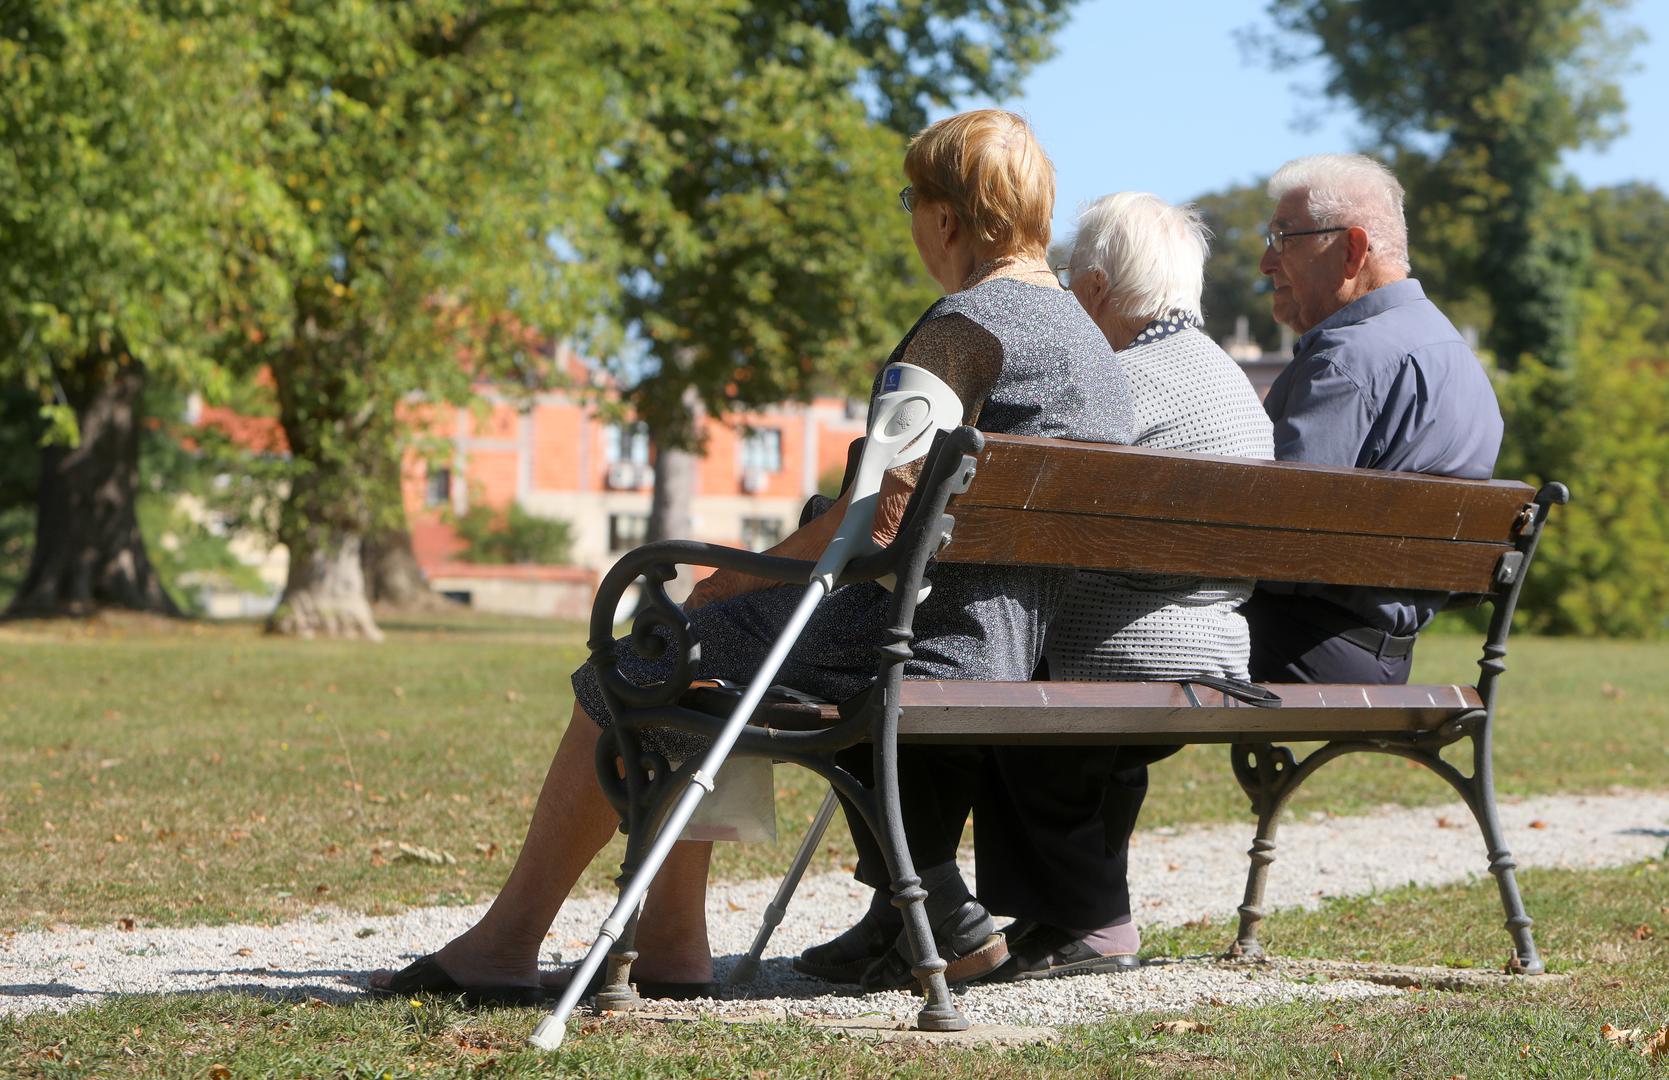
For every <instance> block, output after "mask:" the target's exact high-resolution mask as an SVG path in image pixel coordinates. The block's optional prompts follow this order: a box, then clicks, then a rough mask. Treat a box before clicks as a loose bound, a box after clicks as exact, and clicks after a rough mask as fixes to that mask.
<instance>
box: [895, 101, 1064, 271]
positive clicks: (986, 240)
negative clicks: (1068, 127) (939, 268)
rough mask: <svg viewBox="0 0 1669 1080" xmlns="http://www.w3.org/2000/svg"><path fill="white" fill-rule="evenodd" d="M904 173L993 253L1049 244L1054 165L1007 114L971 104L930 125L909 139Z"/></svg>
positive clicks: (1037, 250)
mask: <svg viewBox="0 0 1669 1080" xmlns="http://www.w3.org/2000/svg"><path fill="white" fill-rule="evenodd" d="M904 174H905V175H906V176H907V177H909V179H910V186H911V187H913V188H915V194H916V198H918V199H923V200H928V199H932V200H938V201H940V202H945V203H949V204H950V206H951V208H952V209H953V210H954V211H955V212H956V216H957V217H958V218H960V219H961V221H962V224H963V225H964V226H966V227H967V228H968V229H970V230H971V231H972V232H973V234H974V236H975V237H976V238H977V239H978V240H979V242H980V244H981V245H983V246H984V247H986V248H989V249H991V251H992V253H993V254H995V255H1038V256H1042V255H1043V254H1045V253H1046V252H1047V251H1048V250H1049V219H1050V218H1051V217H1053V216H1054V213H1055V167H1054V165H1052V164H1051V163H1050V162H1049V155H1047V154H1045V153H1044V152H1043V147H1042V146H1040V145H1039V144H1038V141H1037V136H1035V135H1034V134H1032V129H1031V126H1030V125H1029V124H1027V123H1026V121H1025V120H1024V119H1022V118H1021V117H1019V116H1017V115H1015V114H1014V113H1011V112H1005V111H1004V110H1002V109H975V110H973V111H972V112H965V113H959V114H957V115H956V116H949V117H946V118H945V119H943V120H940V121H938V122H937V123H934V124H929V125H928V126H927V127H925V128H923V129H922V130H921V131H919V132H917V133H916V135H915V137H914V138H912V139H911V140H910V149H909V152H908V153H906V154H905V155H904Z"/></svg>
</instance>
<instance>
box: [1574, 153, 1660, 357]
mask: <svg viewBox="0 0 1669 1080" xmlns="http://www.w3.org/2000/svg"><path fill="white" fill-rule="evenodd" d="M1582 219H1583V221H1585V222H1586V224H1587V227H1588V231H1589V234H1590V236H1591V238H1592V243H1593V257H1592V259H1591V261H1590V267H1589V270H1590V275H1589V284H1590V287H1595V288H1599V287H1603V288H1605V289H1607V290H1609V291H1610V294H1611V295H1612V296H1614V297H1615V298H1616V301H1615V302H1622V301H1625V300H1626V302H1628V303H1631V304H1646V305H1650V306H1651V307H1653V308H1655V309H1656V317H1655V318H1654V319H1652V320H1651V322H1650V324H1649V325H1648V326H1646V327H1645V330H1644V334H1645V338H1646V340H1647V341H1648V342H1650V343H1651V344H1652V345H1653V346H1654V347H1656V349H1657V350H1658V354H1659V355H1663V354H1664V353H1665V352H1669V243H1666V242H1665V237H1669V198H1666V197H1665V196H1664V194H1663V192H1661V191H1659V190H1658V189H1657V188H1656V187H1655V186H1654V185H1652V184H1646V183H1635V184H1619V185H1617V186H1616V187H1605V188H1599V189H1598V190H1596V191H1591V192H1589V193H1588V197H1587V206H1586V208H1585V211H1584V212H1583V214H1582ZM1602 279H1603V281H1604V284H1603V286H1602V285H1601V281H1602Z"/></svg>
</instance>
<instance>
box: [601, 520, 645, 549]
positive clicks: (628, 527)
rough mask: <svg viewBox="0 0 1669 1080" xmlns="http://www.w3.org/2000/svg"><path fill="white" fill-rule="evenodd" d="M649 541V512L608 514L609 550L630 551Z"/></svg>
mask: <svg viewBox="0 0 1669 1080" xmlns="http://www.w3.org/2000/svg"><path fill="white" fill-rule="evenodd" d="M648 541H649V515H648V514H610V515H609V516H608V549H609V551H611V552H613V551H630V550H632V549H633V548H635V547H642V546H643V545H644V544H645V543H647V542H648Z"/></svg>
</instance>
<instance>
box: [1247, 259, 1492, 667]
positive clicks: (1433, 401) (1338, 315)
mask: <svg viewBox="0 0 1669 1080" xmlns="http://www.w3.org/2000/svg"><path fill="white" fill-rule="evenodd" d="M1263 405H1264V409H1265V410H1266V411H1267V412H1268V413H1269V418H1270V419H1271V420H1273V421H1274V422H1275V457H1276V459H1277V460H1280V461H1308V462H1313V463H1315V464H1318V465H1349V466H1354V467H1355V468H1358V469H1394V470H1397V471H1400V472H1423V473H1436V474H1438V475H1441V476H1460V477H1466V478H1468V479H1486V478H1488V477H1489V476H1490V474H1491V473H1492V472H1493V471H1494V469H1495V457H1496V455H1497V454H1498V453H1499V452H1500V449H1501V409H1500V407H1499V406H1498V405H1497V404H1496V401H1495V389H1494V387H1492V386H1491V385H1490V382H1489V375H1488V373H1487V372H1485V371H1484V368H1483V365H1482V364H1480V363H1479V362H1478V358H1477V357H1476V356H1474V355H1473V354H1472V350H1471V349H1470V348H1469V347H1468V346H1467V344H1466V342H1465V340H1464V339H1463V338H1462V337H1461V336H1460V332H1459V331H1457V330H1456V329H1455V327H1454V324H1453V323H1451V322H1449V320H1448V319H1447V318H1445V317H1444V315H1443V313H1442V312H1441V311H1438V310H1437V306H1436V305H1435V304H1433V303H1432V302H1431V301H1430V300H1427V299H1426V294H1425V290H1423V289H1421V288H1420V283H1419V282H1418V281H1416V280H1414V279H1413V278H1405V279H1404V280H1402V281H1394V282H1392V283H1391V284H1389V285H1384V286H1381V287H1380V288H1377V289H1375V290H1373V291H1372V292H1370V293H1368V294H1367V295H1366V296H1362V297H1359V298H1358V299H1356V300H1355V301H1353V302H1351V303H1349V304H1346V305H1345V306H1344V307H1342V308H1340V309H1339V310H1338V311H1335V312H1334V313H1333V314H1331V315H1329V316H1328V317H1327V318H1325V319H1323V320H1322V321H1321V322H1319V323H1317V324H1316V325H1315V326H1313V327H1311V328H1310V329H1309V330H1308V331H1306V332H1305V334H1304V335H1303V336H1302V337H1300V338H1299V339H1298V343H1297V344H1296V345H1295V346H1294V348H1293V361H1292V363H1290V364H1288V365H1287V367H1286V369H1285V370H1284V371H1282V372H1281V374H1280V376H1279V377H1278V378H1276V380H1275V382H1274V385H1272V386H1271V387H1270V388H1269V394H1268V396H1267V397H1266V398H1265V399H1264V403H1263ZM1262 587H1263V588H1266V589H1268V590H1269V591H1273V592H1290V591H1297V592H1300V593H1304V594H1307V595H1320V596H1324V597H1326V598H1327V599H1328V600H1331V601H1332V602H1334V603H1336V604H1339V605H1340V606H1341V607H1345V608H1347V609H1349V610H1350V611H1352V612H1355V613H1356V614H1357V615H1359V616H1360V617H1361V618H1362V619H1363V620H1364V621H1365V622H1366V623H1367V624H1368V625H1369V626H1373V627H1376V628H1378V629H1380V630H1386V631H1389V632H1391V633H1393V634H1411V633H1413V632H1415V631H1416V630H1418V629H1419V628H1420V627H1422V626H1424V625H1425V624H1426V623H1427V622H1429V621H1430V619H1431V616H1432V615H1433V614H1434V613H1435V612H1436V610H1437V609H1438V608H1439V607H1440V606H1442V602H1443V596H1442V595H1441V594H1431V593H1409V592H1406V591H1404V592H1395V591H1391V590H1385V589H1363V588H1341V587H1337V586H1316V585H1298V586H1281V585H1278V584H1275V583H1269V584H1267V585H1265V586H1262Z"/></svg>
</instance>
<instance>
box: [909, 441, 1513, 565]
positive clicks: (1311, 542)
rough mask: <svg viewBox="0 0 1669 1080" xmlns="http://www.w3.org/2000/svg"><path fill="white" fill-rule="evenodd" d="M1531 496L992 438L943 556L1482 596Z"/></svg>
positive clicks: (1474, 484)
mask: <svg viewBox="0 0 1669 1080" xmlns="http://www.w3.org/2000/svg"><path fill="white" fill-rule="evenodd" d="M1534 497H1535V492H1534V491H1533V490H1532V489H1531V488H1530V487H1529V486H1527V485H1525V484H1521V483H1517V482H1513V481H1506V480H1457V479H1453V478H1449V477H1442V476H1426V475H1422V474H1418V473H1392V472H1379V471H1373V470H1367V469H1341V468H1332V467H1327V466H1320V465H1301V464H1297V463H1293V462H1273V461H1248V460H1243V459H1239V458H1224V457H1211V456H1207V455H1201V454H1187V453H1179V452H1176V451H1169V450H1147V449H1140V448H1136V447H1129V446H1112V445H1108V444H1103V443H1077V442H1064V441H1060V440H1054V439H1032V438H1024V437H1020V436H1013V435H987V436H986V437H985V448H984V450H983V452H981V454H980V455H979V460H978V469H977V472H976V473H975V475H974V479H973V483H972V485H971V486H970V487H969V489H968V490H967V491H966V492H965V493H963V494H961V495H957V496H956V497H955V498H953V499H952V500H951V503H950V506H949V508H948V512H949V513H950V514H952V515H953V516H954V517H955V519H956V526H955V529H954V530H953V533H952V539H951V542H950V544H949V546H948V547H946V548H945V549H944V551H943V552H941V553H940V555H939V558H940V560H941V561H944V562H962V563H990V564H997V565H1010V566H1053V567H1080V568H1093V569H1106V570H1129V571H1140V572H1144V573H1159V574H1187V575H1190V576H1200V577H1228V578H1262V579H1264V580H1271V581H1311V582H1322V583H1326V584H1331V585H1377V586H1383V587H1387V588H1398V589H1431V590H1441V591H1447V592H1454V593H1487V592H1492V591H1494V590H1495V589H1496V588H1497V587H1498V586H1499V585H1504V584H1506V581H1505V580H1503V579H1502V578H1501V577H1499V576H1498V574H1497V570H1498V567H1500V565H1501V564H1502V557H1503V556H1506V555H1509V554H1510V553H1512V552H1514V550H1515V548H1514V544H1515V541H1516V540H1517V539H1518V534H1519V532H1520V530H1522V529H1523V528H1525V527H1526V526H1528V525H1529V524H1530V523H1531V521H1532V520H1533V516H1534V507H1533V505H1532V501H1533V499H1534Z"/></svg>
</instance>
